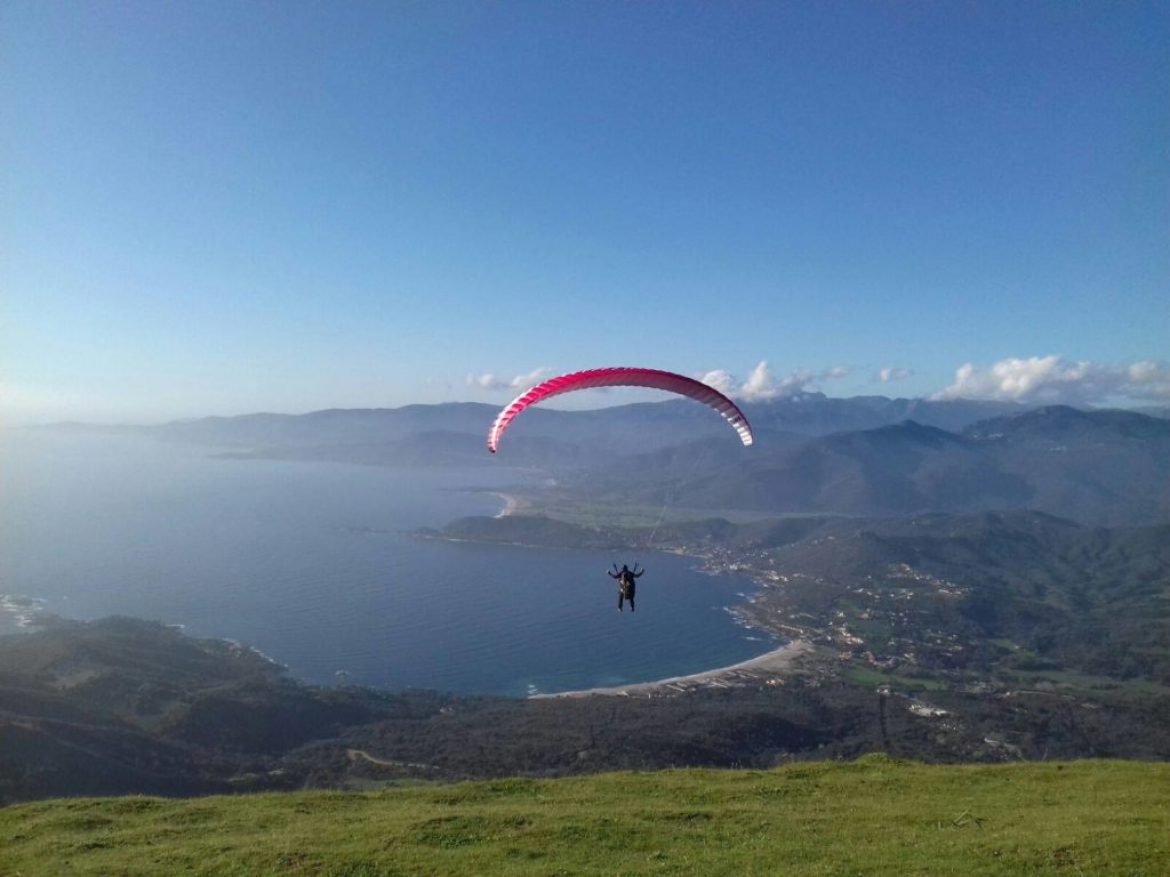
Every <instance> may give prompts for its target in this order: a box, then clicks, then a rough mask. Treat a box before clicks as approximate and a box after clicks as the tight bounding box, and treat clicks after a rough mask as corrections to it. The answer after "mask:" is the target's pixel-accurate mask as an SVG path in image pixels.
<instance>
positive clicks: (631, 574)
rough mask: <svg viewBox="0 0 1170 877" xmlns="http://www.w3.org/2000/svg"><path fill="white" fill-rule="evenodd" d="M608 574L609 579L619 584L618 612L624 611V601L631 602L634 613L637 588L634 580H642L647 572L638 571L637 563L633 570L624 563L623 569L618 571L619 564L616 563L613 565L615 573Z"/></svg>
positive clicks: (631, 609)
mask: <svg viewBox="0 0 1170 877" xmlns="http://www.w3.org/2000/svg"><path fill="white" fill-rule="evenodd" d="M606 572H607V573H609V577H610V578H611V579H617V583H618V612H621V611H622V601H623V600H629V601H630V611H631V612H633V611H634V588H635V583H634V579H637V578H641V577H642V573H644V572H646V570H644V569H638V564H636V563H635V564H634V568H633V569H630V568H629V567H628V566H626V565H625V564H624V563H623V564H622V568H621V569H618V568H617V564H616V563H615V564H614V565H613V572H609V570H606Z"/></svg>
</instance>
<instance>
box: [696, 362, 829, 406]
mask: <svg viewBox="0 0 1170 877" xmlns="http://www.w3.org/2000/svg"><path fill="white" fill-rule="evenodd" d="M848 374H849V369H848V368H846V367H845V366H843V365H835V366H833V367H832V368H828V369H825V370H824V371H819V372H812V371H807V370H805V369H799V370H797V371H794V372H790V373H789V374H787V375H783V376H779V377H778V376H777V375H776V374H775V373H774V372H773V371H772V370H771V369H770V368H768V363H767V360H760V361H759V362H758V363H757V364H756V367H755V368H754V369H752V372H751V374H749V375H748V377H747V380H745V381H743V383H740V382H739V381H738V380H737V379H736V377H735V376H734V375H733V374H732V373H731V372H729V371H727V370H726V369H715V370H714V371H709V372H707V373H706V374H704V375H700V376H699V380H700V381H702V382H703V383H704V384H706V385H707V386H709V387H714V388H715V389H716V390H718V391H719V392H720V393H723V394H724V395H726V396H730V397H731V398H733V399H742V400H744V401H745V402H768V401H771V400H773V399H786V398H788V397H789V396H795V395H797V394H799V393H803V392H806V391H807V390H808V389H809V388H810V387H818V386H820V385H821V384H822V383H824V382H825V381H832V380H837V379H839V378H843V377H845V376H846V375H848Z"/></svg>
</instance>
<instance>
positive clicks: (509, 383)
mask: <svg viewBox="0 0 1170 877" xmlns="http://www.w3.org/2000/svg"><path fill="white" fill-rule="evenodd" d="M549 371H550V370H549V369H547V368H537V369H533V370H532V371H530V372H529V373H528V374H525V375H516V376H515V377H514V378H511V379H510V380H509V379H507V378H500V377H496V375H494V374H492V373H491V372H484V373H483V374H480V375H472V374H469V375H468V376H467V378H466V383H467V386H469V387H475V388H477V389H480V390H505V389H509V390H527V389H528V388H529V387H534V386H536V385H537V384H539V383H540V381H541V380H542V379H543V378H544V376H545V375H547V374H548V373H549Z"/></svg>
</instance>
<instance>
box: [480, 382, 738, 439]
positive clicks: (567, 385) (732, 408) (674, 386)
mask: <svg viewBox="0 0 1170 877" xmlns="http://www.w3.org/2000/svg"><path fill="white" fill-rule="evenodd" d="M594 387H650V388H651V389H655V390H666V391H667V392H669V393H678V394H679V395H680V396H687V397H689V398H691V399H694V400H695V401H697V402H702V403H703V404H704V405H707V406H708V407H710V408H714V409H715V410H716V411H718V412H719V414H720V416H722V417H723V419H724V420H726V421H727V422H728V423H730V424H731V425H732V427H733V428H734V429H735V431H736V432H737V433H739V438H740V441H742V442H743V443H744V445H745V446H748V445H751V443H752V440H753V439H752V427H751V424H750V423H748V421H747V418H746V417H744V416H743V412H742V411H740V410H739V407H738V406H737V405H736V404H735V403H734V402H732V401H731V400H730V399H728V398H727V397H726V396H724V395H723V394H722V393H720V392H719V391H718V390H716V389H715V388H714V387H709V386H707V385H706V384H704V383H702V382H700V381H696V380H695V379H694V378H688V377H687V376H686V375H679V374H675V373H674V372H667V371H660V370H659V369H654V368H626V367H619V368H595V369H590V370H589V371H582V372H573V373H572V374H568V375H561V376H560V377H555V378H550V379H549V380H547V381H545V382H544V383H542V384H538V385H537V386H535V387H533V388H532V389H531V390H529V391H527V392H526V393H522V394H520V395H519V396H517V397H516V398H515V399H513V400H512V401H511V402H510V403H509V404H508V405H506V406H505V407H504V410H503V411H501V412H500V413H499V415H498V416H497V417H496V420H495V423H493V424H492V428H491V429H490V430H488V437H487V446H488V450H489V451H491V452H492V453H493V454H494V453H495V452H496V449H497V448H498V447H499V445H500V437H501V436H502V435H503V434H504V430H506V429H507V428H508V426H509V425H510V424H511V423H512V421H513V420H515V419H516V417H517V415H519V414H520V412H521V411H523V410H524V409H525V408H528V407H529V406H530V405H535V404H537V403H538V402H543V401H544V400H545V399H549V398H551V397H553V396H559V395H560V394H561V393H571V392H574V391H576V390H588V389H592V388H594Z"/></svg>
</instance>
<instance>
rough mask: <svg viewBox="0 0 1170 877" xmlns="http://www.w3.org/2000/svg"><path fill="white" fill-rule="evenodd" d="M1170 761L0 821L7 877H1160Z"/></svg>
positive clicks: (122, 805)
mask: <svg viewBox="0 0 1170 877" xmlns="http://www.w3.org/2000/svg"><path fill="white" fill-rule="evenodd" d="M1167 861H1170V765H1166V764H1150V763H1140V762H1106V761H1096V762H1073V763H1062V764H1053V763H1048V764H1035V763H1033V764H1014V765H998V766H961V767H938V766H924V765H919V764H906V763H899V762H895V761H891V760H889V759H887V758H885V757H883V756H869V757H867V758H864V759H862V760H860V761H858V762H854V763H818V764H810V763H803V764H793V765H789V766H786V767H782V768H778V769H775V770H769V771H712V770H681V771H665V772H659V773H619V774H603V775H598V776H591V777H574V778H562V779H550V780H536V779H508V780H497V781H488V782H477V783H465V784H461V785H434V786H419V787H410V788H395V789H389V790H382V791H377V792H366V793H361V792H345V793H338V792H300V793H286V794H264V795H246V796H237V797H214V798H197V799H185V800H175V799H160V798H141V797H124V798H89V799H72V800H69V799H63V800H55V801H42V802H37V803H32V804H21V805H16V806H12V807H8V808H6V809H3V810H0V873H3V874H5V875H23V877H31V875H58V874H77V875H84V874H92V875H99V874H100V875H109V877H114V875H136V874H144V875H145V874H150V875H154V874H167V875H181V874H205V875H237V877H243V875H269V874H296V875H333V877H342V875H345V877H358V875H367V877H372V875H392V874H606V875H610V874H729V875H730V874H735V875H742V874H781V873H783V874H826V875H828V874H833V875H877V874H897V875H907V874H930V875H945V874H955V875H959V874H962V875H976V874H1067V875H1087V874H1093V875H1106V874H1119V875H1120V874H1125V875H1131V877H1132V875H1155V874H1165V873H1166V870H1165V869H1166V862H1167Z"/></svg>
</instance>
